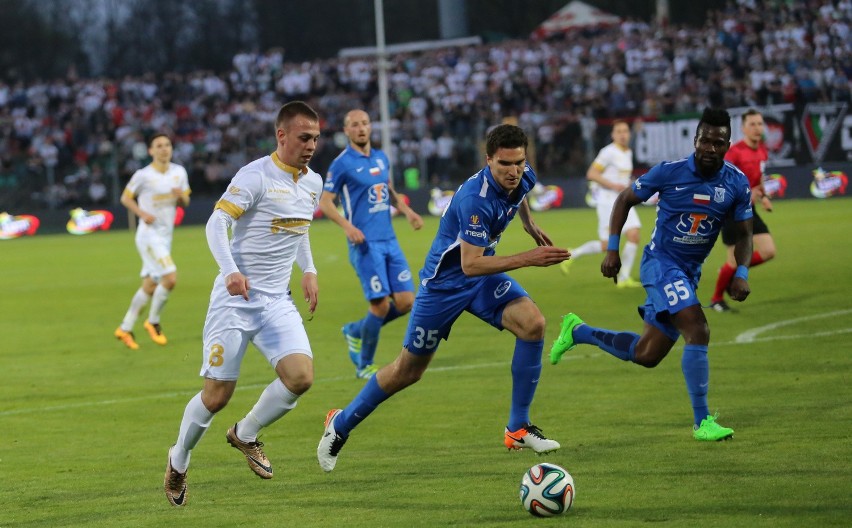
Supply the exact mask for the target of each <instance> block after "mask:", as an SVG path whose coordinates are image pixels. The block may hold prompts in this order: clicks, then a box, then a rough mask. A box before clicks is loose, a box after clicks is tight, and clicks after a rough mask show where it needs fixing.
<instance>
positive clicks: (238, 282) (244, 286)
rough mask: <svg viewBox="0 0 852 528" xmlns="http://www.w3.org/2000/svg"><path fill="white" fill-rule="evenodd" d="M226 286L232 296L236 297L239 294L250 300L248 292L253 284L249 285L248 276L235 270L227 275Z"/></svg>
mask: <svg viewBox="0 0 852 528" xmlns="http://www.w3.org/2000/svg"><path fill="white" fill-rule="evenodd" d="M225 287H226V288H228V293H229V294H230V295H231V296H233V297H236V296H237V295H239V296H240V297H242V298H243V299H245V300H249V296H248V292H249V290H250V289H251V286H249V280H248V277H246V276H245V275H243V274H242V273H240V272H239V271H235V272H233V273H231V274H230V275H228V276H227V277H225Z"/></svg>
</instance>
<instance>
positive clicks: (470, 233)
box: [464, 229, 488, 240]
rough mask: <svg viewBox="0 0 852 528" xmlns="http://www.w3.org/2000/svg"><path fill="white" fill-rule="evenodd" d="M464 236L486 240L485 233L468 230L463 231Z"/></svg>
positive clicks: (486, 235)
mask: <svg viewBox="0 0 852 528" xmlns="http://www.w3.org/2000/svg"><path fill="white" fill-rule="evenodd" d="M464 234H465V235H467V236H470V237H474V238H481V239H483V240H485V239H486V238H488V233H486V232H485V231H471V230H470V229H465V230H464Z"/></svg>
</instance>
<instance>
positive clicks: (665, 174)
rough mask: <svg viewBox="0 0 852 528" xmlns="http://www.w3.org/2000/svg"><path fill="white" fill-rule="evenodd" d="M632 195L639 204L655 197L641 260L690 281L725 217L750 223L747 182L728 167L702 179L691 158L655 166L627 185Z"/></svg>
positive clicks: (724, 166)
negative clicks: (668, 267) (666, 263)
mask: <svg viewBox="0 0 852 528" xmlns="http://www.w3.org/2000/svg"><path fill="white" fill-rule="evenodd" d="M633 192H634V193H636V196H638V197H639V198H641V199H642V200H647V199H648V198H650V197H651V195H653V194H654V193H655V192H659V193H660V200H659V203H658V204H657V221H656V223H655V225H654V233H653V234H652V235H651V242H650V243H649V244H648V246H647V247H646V249H645V252H646V254H649V255H651V256H657V257H659V258H663V259H667V260H670V261H672V262H674V263H676V264H677V265H679V266H680V267H681V268H682V269H683V270H684V271H687V272H688V273H690V274H691V275H692V276H698V275H699V274H700V272H701V264H703V263H704V259H706V258H707V255H708V254H710V250H711V249H713V244H714V243H715V242H716V238H718V236H719V231H720V230H721V229H722V224H723V220H724V219H725V216H727V215H732V216H733V219H734V221H737V222H740V221H743V220H747V219H749V218H751V217H752V210H751V188H750V187H749V184H748V178H746V177H745V175H744V174H743V173H742V172H741V171H740V170H739V169H737V168H736V167H735V166H733V165H732V164H730V163H728V162H725V164H724V165H723V166H722V168H721V169H719V171H718V172H716V174H714V175H713V176H712V177H711V178H705V177H704V176H702V174H701V173H700V172H699V171H698V169H697V168H696V167H695V155H694V154H693V155H691V156H689V157H688V158H685V159H682V160H679V161H670V162H663V163H660V164H658V165H655V166H654V167H653V168H651V170H650V171H648V172H647V174H644V175H643V176H641V177H640V178H639V179H638V180H636V181H635V182H634V183H633Z"/></svg>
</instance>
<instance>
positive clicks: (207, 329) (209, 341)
mask: <svg viewBox="0 0 852 528" xmlns="http://www.w3.org/2000/svg"><path fill="white" fill-rule="evenodd" d="M249 341H251V342H252V343H254V346H255V347H257V349H258V350H259V351H260V353H261V354H263V356H264V357H265V358H266V360H267V361H268V362H269V364H270V365H272V368H275V365H277V364H278V361H280V360H281V358H283V357H284V356H287V355H290V354H305V355H307V356H308V357H311V358H313V354H312V352H311V344H310V342H308V334H307V333H306V332H305V326H304V324H303V323H302V316H301V315H300V314H299V310H297V309H296V305H295V304H293V298H292V297H290V294H289V293H284V294H281V295H266V294H264V293H260V292H258V291H249V300H248V301H246V300H245V299H243V298H242V297H240V296H231V295H229V294H228V289H227V288H225V280H224V278H223V277H222V276H221V275H219V276H217V277H216V281H215V282H214V283H213V291H212V292H211V294H210V306H209V307H208V308H207V319H206V320H205V321H204V336H203V342H204V348H203V349H202V359H201V372H200V375H201V376H203V377H205V378H211V379H216V380H223V381H233V380H236V379H237V378H239V376H240V365H241V364H242V362H243V356H244V355H245V352H246V347H248V344H249Z"/></svg>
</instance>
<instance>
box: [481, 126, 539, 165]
mask: <svg viewBox="0 0 852 528" xmlns="http://www.w3.org/2000/svg"><path fill="white" fill-rule="evenodd" d="M528 143H529V140H528V139H527V135H526V134H525V133H524V131H523V130H521V128H520V127H517V126H515V125H497V126H496V127H494V128H493V129H492V130H491V132H489V133H488V136H487V137H486V138H485V155H486V156H488V157H489V158H490V157H491V156H493V155H494V153H495V152H497V150H498V149H501V148H510V149H513V148H518V147H524V151H526V150H527V144H528Z"/></svg>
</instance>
